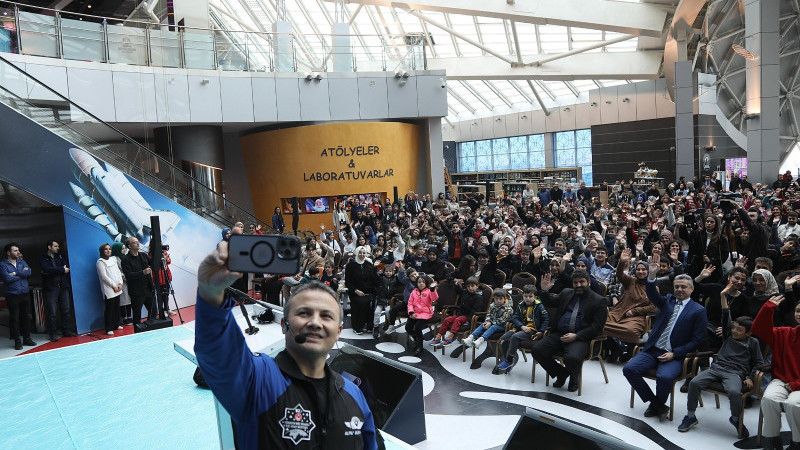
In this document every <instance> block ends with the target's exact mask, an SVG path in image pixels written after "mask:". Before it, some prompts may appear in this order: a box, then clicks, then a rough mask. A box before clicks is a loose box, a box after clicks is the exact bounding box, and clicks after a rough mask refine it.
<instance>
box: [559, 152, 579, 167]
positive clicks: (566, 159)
mask: <svg viewBox="0 0 800 450" xmlns="http://www.w3.org/2000/svg"><path fill="white" fill-rule="evenodd" d="M573 166H575V150H574V149H571V150H556V167H573Z"/></svg>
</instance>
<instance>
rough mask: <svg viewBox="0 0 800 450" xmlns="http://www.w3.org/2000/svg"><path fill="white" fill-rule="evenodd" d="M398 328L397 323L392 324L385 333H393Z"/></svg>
mask: <svg viewBox="0 0 800 450" xmlns="http://www.w3.org/2000/svg"><path fill="white" fill-rule="evenodd" d="M396 330H397V325H392V326H390V327H389V328H387V329H386V331H385V332H384V333H383V334H392V333H394V332H395V331H396Z"/></svg>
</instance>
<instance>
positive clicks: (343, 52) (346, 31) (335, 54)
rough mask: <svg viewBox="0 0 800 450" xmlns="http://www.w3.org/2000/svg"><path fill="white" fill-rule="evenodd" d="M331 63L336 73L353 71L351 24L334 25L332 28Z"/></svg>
mask: <svg viewBox="0 0 800 450" xmlns="http://www.w3.org/2000/svg"><path fill="white" fill-rule="evenodd" d="M331 34H332V36H331V38H332V39H331V40H332V41H333V45H332V48H331V58H330V59H331V63H332V64H333V71H334V72H352V71H353V48H352V46H351V44H350V24H349V23H334V24H333V25H332V26H331Z"/></svg>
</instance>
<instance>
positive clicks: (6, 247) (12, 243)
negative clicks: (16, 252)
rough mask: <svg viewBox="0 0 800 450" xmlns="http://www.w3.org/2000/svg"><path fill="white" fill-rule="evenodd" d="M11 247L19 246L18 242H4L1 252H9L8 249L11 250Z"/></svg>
mask: <svg viewBox="0 0 800 450" xmlns="http://www.w3.org/2000/svg"><path fill="white" fill-rule="evenodd" d="M12 247H17V248H19V244H17V243H16V242H9V243H8V244H6V246H5V247H4V248H3V252H4V253H6V254H8V252H10V251H11V248H12Z"/></svg>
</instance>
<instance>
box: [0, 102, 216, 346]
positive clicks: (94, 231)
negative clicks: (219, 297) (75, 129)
mask: <svg viewBox="0 0 800 450" xmlns="http://www.w3.org/2000/svg"><path fill="white" fill-rule="evenodd" d="M0 122H2V123H3V124H4V127H5V128H6V129H8V130H14V132H13V133H4V134H3V135H2V136H0V148H2V154H3V160H2V164H0V179H4V180H7V181H9V182H11V183H12V184H15V185H17V186H19V187H20V188H22V189H25V190H26V191H28V192H31V193H32V194H34V195H37V196H39V197H41V198H42V199H44V200H47V201H49V202H50V203H53V204H55V205H63V206H64V218H65V222H66V233H67V252H68V254H69V257H70V268H71V275H72V281H73V283H72V285H73V299H74V303H75V316H76V320H77V325H78V332H80V333H84V332H87V331H90V330H92V329H98V328H101V326H102V317H103V299H102V294H101V292H100V284H99V281H98V280H97V271H96V269H95V263H96V261H97V258H98V256H99V255H98V251H97V249H98V248H99V246H100V244H102V243H104V242H113V241H114V240H115V239H116V240H119V239H122V236H137V237H138V238H139V240H140V241H142V242H143V243H144V244H147V241H149V231H148V230H149V225H150V216H151V215H158V216H159V217H160V218H161V230H162V234H163V236H162V240H163V242H164V243H165V244H169V245H170V255H171V257H172V265H171V266H170V267H171V270H172V274H173V288H174V289H175V294H176V296H177V299H178V303H179V305H180V306H186V305H192V304H194V302H195V291H196V289H197V281H196V277H197V275H196V274H197V266H198V265H199V263H200V261H201V260H202V258H203V257H204V256H205V255H206V254H208V253H209V252H210V251H212V250H213V249H214V246H215V245H216V243H217V242H218V241H219V239H220V229H219V227H217V226H216V225H214V224H213V223H211V222H209V221H207V220H205V219H203V218H202V217H200V216H199V215H197V214H195V213H194V212H192V211H190V210H188V209H186V208H184V207H182V206H180V205H178V204H177V203H175V202H173V201H172V200H170V199H168V198H166V197H164V196H162V195H161V194H159V193H158V192H156V191H154V190H152V189H150V188H148V187H146V186H144V185H143V184H141V183H139V182H138V181H136V180H134V179H132V178H130V177H128V176H127V175H125V174H123V173H121V172H119V171H118V170H116V169H114V168H113V167H111V166H109V165H107V164H105V163H104V162H103V161H101V160H99V159H97V158H95V157H93V156H92V155H90V154H88V153H86V152H84V151H82V150H80V149H77V148H75V146H74V145H72V144H71V143H69V142H68V141H66V140H64V139H63V138H61V137H60V136H58V135H56V134H54V133H52V132H51V131H49V130H47V129H46V128H43V127H41V126H40V125H39V124H37V123H36V122H33V121H31V120H30V119H28V118H26V117H24V116H22V115H20V114H19V113H17V112H16V111H14V110H12V109H10V108H8V107H7V106H5V105H2V104H0ZM28 257H29V258H30V257H31V255H29V256H28ZM171 306H172V307H174V305H172V303H171Z"/></svg>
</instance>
